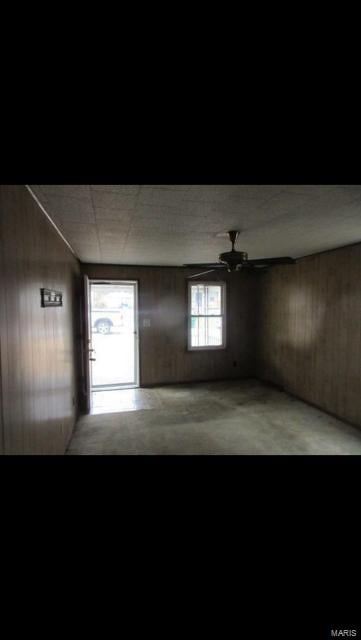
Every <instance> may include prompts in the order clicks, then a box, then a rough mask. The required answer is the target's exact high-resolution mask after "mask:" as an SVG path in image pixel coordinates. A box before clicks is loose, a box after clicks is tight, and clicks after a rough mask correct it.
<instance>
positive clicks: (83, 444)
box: [67, 380, 361, 455]
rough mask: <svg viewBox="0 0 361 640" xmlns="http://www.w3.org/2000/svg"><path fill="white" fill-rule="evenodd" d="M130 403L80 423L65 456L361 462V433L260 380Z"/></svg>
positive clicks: (202, 386) (181, 389)
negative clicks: (346, 458)
mask: <svg viewBox="0 0 361 640" xmlns="http://www.w3.org/2000/svg"><path fill="white" fill-rule="evenodd" d="M109 393H113V392H109ZM115 393H118V394H119V393H121V392H115ZM132 403H133V404H132V410H131V411H124V407H127V403H121V402H120V404H119V413H118V412H116V411H117V406H116V402H113V404H112V411H114V413H104V414H96V415H89V416H82V417H81V418H80V419H79V421H78V424H77V426H76V429H75V433H74V436H73V438H72V440H71V442H70V446H69V448H68V452H67V453H68V454H69V455H94V454H95V455H98V454H99V455H102V454H103V455H104V454H108V455H109V454H110V455H117V454H118V455H119V454H122V455H140V454H143V455H144V454H150V455H152V454H153V455H157V454H162V455H167V454H180V455H182V454H183V455H192V454H193V455H194V454H204V455H212V454H213V455H214V454H225V455H230V454H240V455H272V454H278V455H279V454H281V455H304V454H306V455H315V454H318V455H335V454H340V455H360V454H361V430H360V429H357V428H356V427H352V426H350V425H348V424H346V423H345V422H343V421H341V420H338V419H337V418H334V417H332V416H330V415H328V414H326V413H324V412H323V411H321V410H319V409H316V408H315V407H312V406H310V405H308V404H307V403H305V402H302V401H301V400H298V399H296V398H294V397H293V396H290V395H288V394H287V393H285V392H283V391H279V390H278V389H275V388H274V387H271V386H268V385H264V384H262V383H261V382H258V381H256V380H232V381H224V382H209V383H195V384H186V385H185V384H178V385H169V386H163V387H157V388H153V389H137V390H136V393H135V394H133V399H132ZM137 407H139V409H137Z"/></svg>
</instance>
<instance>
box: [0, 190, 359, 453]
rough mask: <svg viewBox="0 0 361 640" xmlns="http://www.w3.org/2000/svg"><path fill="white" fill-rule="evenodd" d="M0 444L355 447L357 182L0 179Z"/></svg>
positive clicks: (102, 449) (85, 449) (79, 448)
mask: <svg viewBox="0 0 361 640" xmlns="http://www.w3.org/2000/svg"><path fill="white" fill-rule="evenodd" d="M0 234H1V235H0V261H1V270H0V283H1V287H0V358H1V360H0V382H1V385H0V392H1V393H0V410H1V411H0V417H1V439H0V447H1V453H2V454H5V455H16V454H20V455H22V454H27V455H29V454H31V455H34V454H35V455H36V454H38V455H39V454H40V455H50V454H52V455H64V454H66V455H72V456H76V455H133V454H135V455H149V454H150V455H359V454H360V453H361V322H360V320H361V286H360V282H361V186H354V185H302V184H301V185H291V184H290V185H288V184H284V185H282V184H280V185H278V184H274V185H267V184H264V185H216V184H211V185H202V184H199V185H198V184H189V185H187V184H174V185H170V184H169V185H167V184H163V185H162V184H154V185H137V184H130V185H112V184H98V185H60V184H59V185H50V184H45V185H2V186H1V187H0Z"/></svg>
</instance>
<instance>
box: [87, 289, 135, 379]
mask: <svg viewBox="0 0 361 640" xmlns="http://www.w3.org/2000/svg"><path fill="white" fill-rule="evenodd" d="M134 293H135V287H134V285H133V284H128V285H127V284H104V285H100V284H91V336H92V348H93V349H94V351H93V352H92V356H93V357H94V358H95V361H93V362H91V365H92V366H91V373H92V386H93V387H99V386H104V385H105V386H106V385H121V384H133V383H135V358H134V356H135V342H134V341H135V334H134V330H135V327H134V302H135V300H134Z"/></svg>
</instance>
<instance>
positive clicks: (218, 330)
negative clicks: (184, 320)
mask: <svg viewBox="0 0 361 640" xmlns="http://www.w3.org/2000/svg"><path fill="white" fill-rule="evenodd" d="M225 297H226V285H225V283H224V282H222V283H219V282H217V283H215V282H207V283H205V282H189V284H188V309H189V312H188V323H189V324H188V349H191V350H196V349H223V348H224V347H225V346H226V331H225V329H226V323H225V308H226V305H225Z"/></svg>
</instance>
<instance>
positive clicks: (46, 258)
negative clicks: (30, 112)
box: [0, 185, 80, 454]
mask: <svg viewBox="0 0 361 640" xmlns="http://www.w3.org/2000/svg"><path fill="white" fill-rule="evenodd" d="M0 256H1V257H0V266H1V268H0V279H1V280H0V284H1V286H0V353H1V381H2V404H3V411H2V415H3V442H4V453H5V454H24V453H25V454H61V453H63V452H64V451H65V448H66V445H67V443H68V440H69V438H70V436H71V433H72V429H73V426H74V423H75V419H76V413H77V406H76V403H77V364H76V344H75V340H76V336H75V331H76V325H77V319H76V315H77V314H76V312H75V309H76V303H77V294H78V287H79V281H80V279H79V274H80V269H79V263H78V261H77V260H76V259H75V258H74V256H73V255H72V253H71V252H70V250H69V249H68V247H67V245H66V244H65V243H64V242H63V240H62V239H61V238H60V237H59V235H58V234H57V232H56V231H55V229H54V228H53V226H52V225H51V223H50V222H49V221H48V220H47V218H46V216H45V215H44V213H43V212H42V211H41V209H40V208H39V206H38V205H37V203H36V202H35V200H34V199H33V198H32V196H31V195H30V193H29V192H28V190H27V189H26V187H25V186H22V185H21V186H17V185H15V186H1V187H0ZM41 287H47V288H51V289H58V290H60V291H62V292H63V307H57V308H45V309H44V308H41V306H40V288H41Z"/></svg>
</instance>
